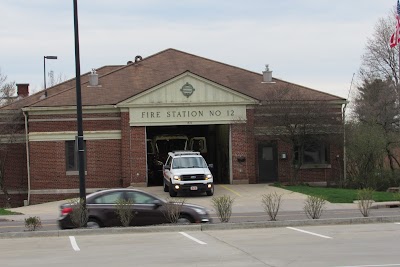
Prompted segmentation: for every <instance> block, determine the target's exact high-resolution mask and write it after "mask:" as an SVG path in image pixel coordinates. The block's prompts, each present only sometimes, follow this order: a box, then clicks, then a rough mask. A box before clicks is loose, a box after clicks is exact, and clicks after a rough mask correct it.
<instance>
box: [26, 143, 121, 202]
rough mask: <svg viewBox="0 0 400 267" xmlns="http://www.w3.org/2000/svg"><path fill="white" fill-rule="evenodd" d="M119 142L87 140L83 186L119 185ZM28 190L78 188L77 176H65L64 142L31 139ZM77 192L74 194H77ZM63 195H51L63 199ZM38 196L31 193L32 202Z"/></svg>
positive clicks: (36, 199)
mask: <svg viewBox="0 0 400 267" xmlns="http://www.w3.org/2000/svg"><path fill="white" fill-rule="evenodd" d="M120 148H121V141H120V140H88V141H86V158H87V165H86V166H87V175H86V176H85V180H86V183H85V184H86V188H109V187H120V186H121V182H122V181H121V177H122V176H121V153H120ZM30 157H31V165H30V166H31V189H32V190H43V189H73V188H75V189H77V188H79V175H78V174H76V175H67V173H66V162H65V141H55V142H31V143H30ZM78 195H79V194H77V195H76V196H78ZM65 197H66V196H65V195H64V194H60V195H56V196H54V198H55V199H64V198H65ZM40 199H42V196H41V195H36V194H32V195H31V204H35V203H39V202H40Z"/></svg>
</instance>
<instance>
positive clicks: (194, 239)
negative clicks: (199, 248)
mask: <svg viewBox="0 0 400 267" xmlns="http://www.w3.org/2000/svg"><path fill="white" fill-rule="evenodd" d="M179 233H180V234H181V235H184V236H186V237H187V238H189V239H192V240H193V241H194V242H197V243H199V244H201V245H207V243H205V242H203V241H200V240H198V239H197V238H194V237H193V236H191V235H188V234H187V233H185V232H179Z"/></svg>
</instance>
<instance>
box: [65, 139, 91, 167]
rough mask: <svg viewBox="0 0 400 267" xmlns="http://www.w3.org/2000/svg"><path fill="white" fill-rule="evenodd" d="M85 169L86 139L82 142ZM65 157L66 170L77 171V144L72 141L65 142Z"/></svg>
mask: <svg viewBox="0 0 400 267" xmlns="http://www.w3.org/2000/svg"><path fill="white" fill-rule="evenodd" d="M83 148H84V150H85V152H84V161H85V170H86V141H84V143H83ZM65 159H66V169H67V171H78V145H77V144H76V143H75V140H73V141H66V142H65Z"/></svg>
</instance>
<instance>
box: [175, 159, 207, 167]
mask: <svg viewBox="0 0 400 267" xmlns="http://www.w3.org/2000/svg"><path fill="white" fill-rule="evenodd" d="M172 168H174V169H182V168H207V164H206V162H205V160H204V159H203V158H202V157H181V158H175V159H174V161H173V163H172Z"/></svg>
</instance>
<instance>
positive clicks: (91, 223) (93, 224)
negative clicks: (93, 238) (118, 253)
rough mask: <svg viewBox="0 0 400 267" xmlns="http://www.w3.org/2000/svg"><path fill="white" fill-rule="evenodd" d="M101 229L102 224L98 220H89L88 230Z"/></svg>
mask: <svg viewBox="0 0 400 267" xmlns="http://www.w3.org/2000/svg"><path fill="white" fill-rule="evenodd" d="M100 227H101V226H100V223H99V222H98V221H97V220H96V219H92V218H89V220H88V222H87V224H86V228H90V229H97V228H100Z"/></svg>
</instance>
